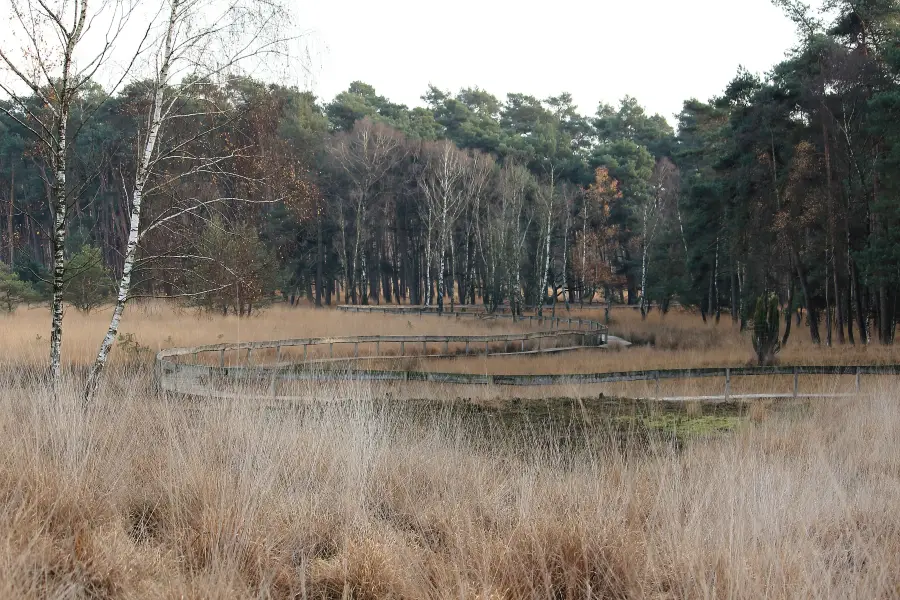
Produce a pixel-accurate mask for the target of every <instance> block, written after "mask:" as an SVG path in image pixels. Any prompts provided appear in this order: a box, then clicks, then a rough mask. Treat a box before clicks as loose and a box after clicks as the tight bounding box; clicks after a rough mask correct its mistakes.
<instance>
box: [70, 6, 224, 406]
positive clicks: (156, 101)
mask: <svg viewBox="0 0 900 600" xmlns="http://www.w3.org/2000/svg"><path fill="white" fill-rule="evenodd" d="M179 10H180V6H179V2H172V4H171V10H170V13H169V22H168V27H167V29H166V40H165V46H164V48H163V55H162V58H163V60H162V63H161V65H160V71H159V78H158V79H157V81H156V87H155V90H154V97H153V106H152V110H153V113H152V115H151V118H150V127H149V130H148V131H147V139H146V141H145V142H144V148H143V153H142V155H141V157H140V165H139V167H138V171H137V173H136V176H135V182H134V192H133V194H132V202H131V218H130V220H129V230H128V244H127V245H126V246H125V260H124V262H123V268H122V277H121V279H120V280H119V290H118V293H117V295H116V306H115V308H114V309H113V315H112V319H110V322H109V328H108V329H107V331H106V336H105V337H104V338H103V342H101V344H100V350H99V351H98V352H97V358H96V359H94V365H93V366H92V367H91V372H90V375H89V376H88V380H87V383H86V384H85V388H84V403H85V405H88V404H89V403H90V402H91V401H92V400H93V399H94V396H95V394H96V392H97V388H98V386H99V383H100V375H101V374H102V372H103V368H104V367H105V366H106V361H107V359H108V358H109V351H110V349H111V348H112V344H113V342H114V341H115V339H116V334H117V333H118V330H119V321H120V320H121V319H122V312H123V311H124V310H125V303H126V302H128V296H129V294H130V293H131V274H132V271H133V269H134V262H135V258H136V257H137V244H138V239H139V235H140V233H141V202H142V200H143V195H144V186H145V184H146V183H147V179H148V178H149V176H150V166H151V161H152V159H153V156H154V153H155V150H156V140H157V135H158V134H159V129H160V126H161V125H162V118H163V117H162V104H163V89H164V87H165V86H166V85H167V84H168V81H169V66H170V61H171V57H172V38H173V35H174V33H175V27H176V23H177V14H178V11H179ZM241 308H242V307H241Z"/></svg>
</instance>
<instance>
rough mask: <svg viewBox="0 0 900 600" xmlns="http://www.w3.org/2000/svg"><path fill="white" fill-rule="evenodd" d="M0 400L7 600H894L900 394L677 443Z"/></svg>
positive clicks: (192, 404)
mask: <svg viewBox="0 0 900 600" xmlns="http://www.w3.org/2000/svg"><path fill="white" fill-rule="evenodd" d="M114 375H118V376H117V377H114V378H113V379H112V380H111V382H110V383H109V384H108V386H107V387H106V388H105V392H104V396H103V398H102V399H101V401H100V402H99V403H98V404H97V405H96V406H95V407H94V408H93V409H91V410H90V411H89V412H86V413H85V412H82V411H81V410H80V409H78V408H76V406H75V402H74V399H75V398H77V396H78V394H77V386H76V385H75V384H74V383H72V384H71V390H70V392H71V393H67V394H64V395H63V397H62V399H61V401H60V402H54V401H53V400H52V399H51V398H50V396H49V395H48V394H47V393H46V392H45V391H44V390H43V388H42V387H41V386H40V384H39V383H37V382H33V381H30V380H29V379H28V378H27V377H23V376H21V375H19V374H16V373H6V374H5V375H4V377H5V379H4V380H3V381H2V391H0V428H2V435H0V497H2V502H0V597H3V598H78V597H91V598H182V597H184V598H410V599H413V598H416V599H419V598H615V597H618V598H624V597H635V598H703V597H706V598H756V597H771V598H877V597H883V598H887V597H896V596H897V595H898V594H900V512H898V511H897V506H900V451H898V446H897V439H898V435H897V432H898V431H900V403H898V400H900V398H898V397H897V394H896V392H893V391H889V390H887V389H885V390H884V391H883V392H882V393H880V394H877V395H876V396H875V397H874V399H867V400H856V401H854V402H844V401H834V402H831V401H829V402H822V403H820V404H817V405H816V408H813V409H811V410H809V411H807V412H803V413H792V414H791V415H779V414H777V413H776V414H773V415H772V416H770V417H768V418H764V419H759V420H760V421H761V422H760V423H759V424H755V423H748V424H747V425H745V426H744V427H742V428H741V429H739V430H738V431H737V432H735V433H733V434H730V435H728V436H724V437H723V436H718V437H716V438H713V439H707V440H699V441H695V442H692V443H690V444H689V445H688V446H687V447H686V448H683V449H681V450H676V449H675V448H674V447H673V446H672V445H669V444H665V443H656V442H653V441H650V442H647V441H637V440H636V441H635V443H634V444H628V443H626V444H625V445H624V446H623V445H622V444H621V443H612V440H610V439H608V436H607V435H606V433H604V431H603V430H602V428H600V429H596V430H591V429H590V428H588V429H582V430H580V431H581V432H582V433H581V434H580V435H582V436H583V439H582V440H580V441H579V443H575V444H572V443H567V444H564V445H563V444H561V443H560V442H559V440H560V433H561V432H560V431H558V430H554V429H550V428H549V427H550V426H549V425H547V426H546V427H543V426H542V425H541V424H540V423H539V422H538V423H530V424H529V425H528V426H523V427H516V426H515V424H514V423H513V424H510V423H506V424H505V425H506V426H503V427H499V426H496V425H497V423H491V422H490V421H484V422H482V421H477V422H472V421H470V420H467V418H465V417H463V415H461V414H460V413H458V412H457V411H456V410H455V409H454V408H453V407H452V406H451V405H445V406H443V407H435V406H430V407H428V406H425V405H422V404H404V403H395V404H389V403H383V402H376V401H374V400H373V399H372V398H371V397H370V394H369V390H368V388H366V387H365V386H361V385H355V384H352V383H351V384H341V385H340V386H315V387H310V388H309V389H308V390H307V392H306V396H307V398H306V400H305V401H304V402H303V403H302V404H301V406H299V407H287V406H277V405H274V406H273V405H268V406H260V405H257V404H254V403H250V402H247V401H241V400H235V401H227V402H225V401H206V402H204V401H190V400H186V399H179V398H162V397H154V396H152V395H150V394H149V393H148V392H147V391H146V390H147V383H148V382H147V381H146V379H144V378H142V376H141V375H134V374H131V375H125V374H122V373H118V374H116V373H114Z"/></svg>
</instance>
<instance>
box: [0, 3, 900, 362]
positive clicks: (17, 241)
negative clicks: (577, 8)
mask: <svg viewBox="0 0 900 600" xmlns="http://www.w3.org/2000/svg"><path fill="white" fill-rule="evenodd" d="M778 3H779V4H781V5H782V6H783V7H784V9H785V11H786V12H787V14H789V15H790V16H791V17H792V18H793V19H794V21H795V22H796V24H797V27H798V31H799V32H800V41H799V43H798V45H797V47H796V48H795V49H794V50H793V51H792V52H791V53H790V55H789V56H788V58H786V59H785V60H784V61H783V62H781V63H780V64H778V65H776V66H775V67H774V68H773V69H772V71H771V72H770V73H768V74H766V75H765V76H764V77H760V76H756V75H753V74H751V73H748V72H745V71H739V72H738V73H737V75H736V76H735V78H734V79H733V80H732V81H731V82H730V83H728V85H727V86H726V87H725V89H724V91H723V92H722V94H721V95H720V96H717V97H715V98H713V99H710V100H709V101H707V102H704V101H700V100H697V99H690V100H688V101H686V102H685V103H684V106H683V109H682V111H681V113H680V114H678V115H677V120H676V123H675V127H674V128H673V127H672V126H671V125H670V124H669V123H668V122H667V121H666V119H665V118H663V117H662V116H659V115H650V114H648V113H647V112H646V111H645V110H644V109H643V108H642V106H641V105H640V103H639V102H638V100H636V99H634V98H631V97H626V98H624V99H623V100H622V101H621V102H620V103H618V104H617V105H615V106H611V105H607V104H601V105H600V106H599V107H598V108H597V110H596V112H595V113H594V114H592V115H584V114H580V113H579V112H578V110H577V109H576V107H575V106H574V104H573V101H572V98H571V96H570V95H568V94H565V93H562V94H559V95H558V96H554V97H551V98H546V99H538V98H535V97H532V96H529V95H525V94H515V93H513V94H508V95H507V97H506V98H505V99H504V100H500V99H498V98H496V97H495V96H493V95H491V94H489V93H487V92H485V91H483V90H481V89H478V88H470V89H463V90H460V91H458V92H455V93H453V92H447V91H443V90H440V89H438V88H436V87H429V89H428V90H427V91H426V92H425V94H424V95H423V97H422V99H423V102H424V105H423V106H421V107H415V108H409V107H407V106H404V105H401V104H396V103H393V102H391V101H390V100H388V99H386V98H385V97H383V96H380V95H379V94H378V93H377V92H376V90H375V89H373V88H372V87H371V86H369V85H367V84H365V83H361V82H355V83H353V84H351V85H350V87H349V89H348V90H347V91H345V92H342V93H341V94H339V95H338V96H337V97H336V98H334V99H333V100H332V101H330V102H327V103H321V102H319V101H318V100H317V99H316V98H315V97H314V96H313V95H311V94H310V93H306V92H301V91H298V90H296V89H292V88H287V87H282V86H278V85H270V84H264V83H261V82H259V81H255V80H252V79H249V78H234V79H230V80H227V81H224V82H217V83H205V84H203V85H195V86H192V87H191V94H190V95H183V96H182V97H181V99H180V101H179V103H178V104H177V105H176V106H174V108H173V110H175V111H176V112H177V114H183V115H185V116H190V118H185V119H177V118H172V119H169V120H167V121H166V122H165V127H164V128H163V130H162V131H161V133H160V136H161V140H162V141H161V145H162V146H163V147H165V148H167V149H168V150H167V152H168V154H167V155H166V162H165V163H164V166H161V167H159V168H157V170H156V171H155V172H154V174H153V177H152V180H151V181H150V182H149V184H148V186H147V188H146V189H145V190H144V195H145V197H146V198H148V199H150V200H151V201H147V202H146V203H145V205H144V207H143V208H142V210H143V211H144V212H143V213H142V214H144V215H145V216H144V217H142V220H143V221H144V222H145V223H147V225H146V227H145V232H146V235H143V236H142V237H141V240H140V244H139V246H138V260H137V262H136V264H135V283H134V286H133V289H132V294H133V295H135V296H140V295H152V296H157V295H160V296H173V295H179V296H183V297H185V298H186V299H188V300H189V301H190V302H193V303H197V304H199V305H201V306H204V307H206V308H209V309H210V310H218V311H224V312H229V311H234V312H235V313H238V314H248V313H249V312H250V311H252V310H253V309H254V307H256V306H260V305H261V304H263V303H265V302H266V301H269V300H271V298H272V297H273V294H274V292H275V291H276V290H279V291H281V293H282V294H283V297H284V298H285V299H288V298H290V299H293V298H295V297H297V296H307V297H309V298H310V299H311V300H312V301H314V302H315V303H316V304H317V305H321V304H333V303H336V302H352V303H362V304H365V303H384V302H388V303H390V302H398V301H408V302H412V303H424V304H430V305H436V306H439V307H442V308H443V307H444V305H445V304H447V303H451V302H452V303H474V302H484V303H485V304H486V305H487V306H488V307H489V308H495V307H497V306H498V305H499V304H501V303H509V304H510V305H512V306H513V307H514V309H517V310H521V308H522V307H524V306H526V305H537V306H538V307H541V306H544V305H546V304H547V303H548V302H555V301H558V302H565V303H571V302H577V303H581V302H590V301H594V300H596V299H598V298H601V297H602V298H605V299H607V300H615V301H619V302H628V303H631V304H638V305H640V309H641V310H642V311H647V310H649V307H650V306H651V305H654V306H657V307H659V309H661V310H667V308H668V306H669V305H670V303H671V302H672V301H678V302H680V303H681V304H682V305H685V306H692V307H696V308H697V309H698V310H699V312H700V314H701V315H702V317H703V319H715V320H717V321H718V320H719V319H720V317H721V315H722V313H723V312H725V313H727V314H728V315H729V317H728V318H730V319H732V320H733V321H734V322H735V323H739V324H740V325H741V326H744V325H745V324H746V323H747V321H748V320H749V319H750V315H749V313H750V312H751V311H752V308H753V306H754V304H755V302H756V299H757V298H758V297H759V296H761V295H764V294H770V293H775V294H777V295H778V297H779V298H780V300H781V304H782V305H783V306H784V307H785V309H786V310H787V311H788V312H789V313H793V312H796V310H797V309H803V313H804V316H805V324H804V326H806V327H808V329H809V332H810V335H811V336H812V338H813V340H815V341H822V342H824V343H829V344H831V343H835V342H838V343H844V342H850V343H855V342H868V341H869V340H872V339H877V340H880V341H882V342H884V343H891V342H892V341H893V337H894V330H895V324H896V321H897V312H898V311H897V308H898V301H900V196H898V193H900V187H898V186H900V170H898V167H900V119H898V116H900V112H898V109H900V78H898V77H900V29H898V24H900V21H898V17H900V8H898V5H897V3H896V2H894V1H886V0H865V1H850V0H840V1H836V2H833V3H831V4H829V6H828V8H829V11H828V12H827V13H822V14H818V13H813V12H811V11H810V10H808V9H806V8H805V7H804V6H803V5H802V4H801V3H798V2H791V1H786V0H785V1H780V2H778ZM151 89H153V85H152V83H151V82H140V81H139V82H134V83H131V84H129V85H128V86H126V87H125V88H124V89H122V90H121V91H120V92H118V93H116V94H114V95H112V96H110V97H108V96H107V94H106V93H105V92H104V91H103V90H102V89H101V88H100V87H99V86H96V85H92V86H84V87H83V88H82V89H81V90H80V91H79V93H78V95H77V97H76V98H75V100H74V102H73V104H72V111H71V116H70V118H71V119H72V122H73V123H78V124H81V123H83V126H81V125H79V127H80V129H79V131H78V135H77V137H76V138H75V141H74V144H75V146H74V148H73V149H72V150H71V160H70V161H69V165H68V167H67V168H68V171H69V172H68V177H67V178H66V180H65V181H66V183H65V185H66V186H68V188H69V189H70V190H71V197H72V198H74V199H75V201H74V202H73V203H72V205H71V207H70V210H71V215H70V218H69V219H68V222H67V223H68V225H67V226H68V232H69V233H68V237H67V241H66V244H67V248H66V253H67V255H69V256H72V255H76V254H78V253H79V252H81V253H84V252H85V250H84V249H85V248H88V249H89V248H92V247H93V248H99V249H100V250H101V252H100V253H98V254H97V256H101V257H102V262H103V264H104V265H105V267H106V268H107V269H108V270H109V272H110V273H111V275H119V274H121V271H122V268H123V256H124V249H125V246H126V243H127V241H128V234H129V215H130V212H131V201H132V199H131V198H130V197H129V195H128V191H127V186H125V185H124V181H125V175H124V174H125V173H131V172H134V171H135V170H136V168H137V165H135V157H136V156H137V154H138V153H137V151H136V148H137V147H138V146H139V145H140V144H142V143H143V141H144V139H145V137H146V135H147V133H146V115H147V107H148V104H149V103H150V99H149V98H148V90H151ZM31 102H32V103H33V106H32V109H31V111H33V112H34V113H35V114H39V113H40V112H41V111H42V110H45V107H43V106H42V100H41V97H39V95H38V94H35V95H34V96H33V97H32V98H31ZM198 106H202V107H203V110H200V109H199V108H198ZM210 106H215V107H216V109H215V110H209V107H210ZM4 108H5V109H6V110H5V113H4V112H3V111H0V199H2V204H3V210H2V211H0V213H2V217H0V223H2V225H3V227H2V233H0V242H2V250H0V258H2V261H3V262H4V263H6V264H7V265H9V266H11V268H12V270H13V271H14V272H16V273H17V274H18V277H19V278H20V279H22V280H25V281H29V282H31V283H32V284H33V285H34V286H35V287H38V288H40V286H41V282H42V281H43V280H45V279H47V278H48V273H49V272H50V270H51V269H52V265H53V262H54V252H53V251H54V248H53V247H52V246H53V244H52V239H53V238H52V235H51V231H52V228H53V226H54V215H53V213H52V206H53V190H52V189H51V187H52V186H50V185H49V182H50V181H51V180H52V177H49V176H48V170H49V169H51V160H50V157H47V156H45V153H43V152H42V151H41V148H40V146H39V145H36V144H35V142H34V140H33V139H32V136H30V135H29V131H28V130H27V128H28V123H29V118H30V114H31V111H29V112H27V113H26V112H22V110H21V107H20V106H19V105H17V104H14V103H9V104H6V105H5V107H4ZM17 111H18V112H17ZM16 115H18V116H19V117H20V118H11V116H12V117H15V116H16ZM84 115H90V116H91V118H90V119H84V118H83V116H84ZM198 115H201V116H199V117H198ZM176 116H177V115H176ZM173 149H174V150H173ZM188 164H189V165H190V166H187V165H188ZM198 164H199V165H200V166H199V168H198ZM76 275H78V274H77V273H73V274H72V277H73V279H74V278H75V276H76ZM797 314H800V313H797ZM793 320H794V319H793V318H790V319H787V323H788V324H789V325H788V331H787V332H786V333H785V334H784V337H785V341H787V337H788V336H789V335H790V323H791V322H792V321H793ZM800 323H801V320H800V318H799V317H798V319H797V320H796V323H795V327H796V326H799V324H800Z"/></svg>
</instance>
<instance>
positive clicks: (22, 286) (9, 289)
mask: <svg viewBox="0 0 900 600" xmlns="http://www.w3.org/2000/svg"><path fill="white" fill-rule="evenodd" d="M38 300H40V296H39V294H38V293H37V291H36V290H35V289H34V288H33V287H32V286H31V284H30V283H28V282H27V281H22V280H21V279H19V276H18V275H17V274H16V273H13V272H12V271H11V270H10V268H9V267H8V266H6V265H5V264H3V263H0V310H3V311H5V312H8V313H11V312H13V311H14V310H16V307H18V306H19V305H20V304H22V303H28V302H37V301H38Z"/></svg>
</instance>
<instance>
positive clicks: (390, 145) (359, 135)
mask: <svg viewBox="0 0 900 600" xmlns="http://www.w3.org/2000/svg"><path fill="white" fill-rule="evenodd" d="M328 151H329V154H330V156H331V157H332V159H333V160H334V162H335V163H336V164H337V165H338V168H339V170H340V172H341V173H342V174H343V176H344V178H345V179H346V180H347V183H348V184H349V190H348V196H349V197H348V198H342V199H341V201H342V203H343V204H345V205H346V206H347V207H348V208H349V212H350V215H349V218H350V219H352V222H353V230H352V232H350V235H352V236H353V239H352V240H347V241H346V242H345V252H344V262H345V265H344V268H345V271H346V273H345V276H346V278H347V285H348V286H349V287H350V291H351V295H352V298H353V302H354V303H356V299H357V295H356V286H357V284H358V283H359V280H360V279H361V276H362V268H361V267H362V265H361V261H362V260H364V256H363V249H364V248H365V245H366V241H367V236H368V234H367V232H368V216H369V211H370V209H371V208H372V207H373V205H374V204H375V202H376V201H377V200H378V199H379V197H380V195H381V191H382V189H381V186H382V184H384V182H385V180H386V178H387V176H388V174H389V173H390V172H391V170H392V169H393V168H394V167H395V166H396V165H397V164H398V163H399V162H400V161H401V160H403V157H404V155H405V153H406V147H405V145H404V139H403V137H402V136H401V135H400V134H398V133H397V132H396V131H394V130H393V129H391V128H390V127H388V126H386V125H383V124H380V123H375V122H373V121H371V120H370V119H361V120H359V121H357V122H356V124H355V125H354V126H353V130H352V131H350V132H349V133H342V134H338V135H337V136H335V138H334V139H333V140H332V143H331V145H330V146H329V149H328ZM342 218H347V215H342ZM346 225H347V223H344V224H342V228H343V229H342V232H344V233H345V234H346V229H347V227H346ZM345 239H346V236H345ZM348 246H349V248H348ZM360 291H361V292H362V294H363V295H365V294H366V291H365V289H362V290H360Z"/></svg>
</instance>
